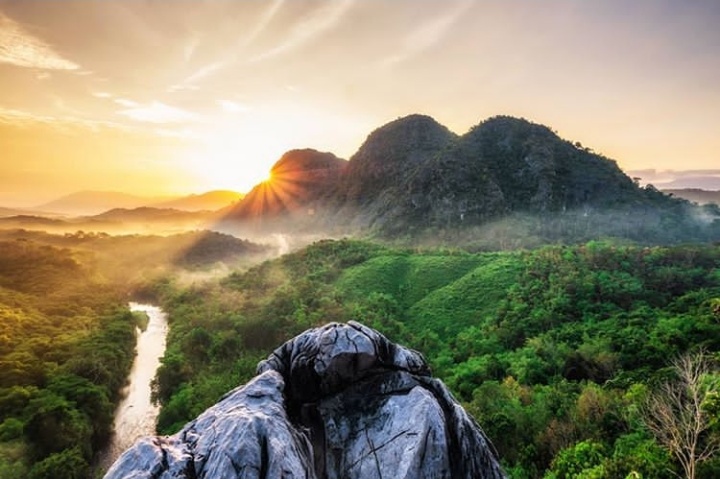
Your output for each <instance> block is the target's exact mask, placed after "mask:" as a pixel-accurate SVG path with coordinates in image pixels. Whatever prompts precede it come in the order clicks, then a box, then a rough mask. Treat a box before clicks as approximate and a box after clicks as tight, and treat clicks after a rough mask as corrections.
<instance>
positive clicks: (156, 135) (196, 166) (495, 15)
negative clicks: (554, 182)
mask: <svg viewBox="0 0 720 479" xmlns="http://www.w3.org/2000/svg"><path fill="white" fill-rule="evenodd" d="M719 20H720V3H718V2H717V1H714V0H694V1H682V0H638V1H634V2H626V1H623V0H607V1H603V2H578V1H573V0H547V1H543V2H538V1H534V0H510V1H507V0H503V1H500V0H497V1H483V2H480V1H472V0H467V1H466V0H454V1H439V0H371V1H362V0H336V1H329V0H326V1H323V0H301V1H290V0H273V1H267V2H259V1H250V0H239V1H229V0H227V1H222V0H216V1H213V0H209V1H199V0H198V1H191V0H188V1H183V2H151V1H147V0H144V1H140V0H122V1H102V2H101V1H74V0H64V1H49V0H44V1H34V2H13V1H5V0H0V151H1V152H2V160H1V161H0V206H20V205H24V206H29V205H36V204H39V203H41V202H43V201H47V200H50V199H52V198H54V197H57V196H59V195H62V194H67V193H70V192H73V191H77V190H116V191H124V192H127V193H134V194H143V195H152V196H158V195H168V194H182V193H193V192H194V193H198V192H202V191H205V190H210V189H233V190H237V191H248V190H249V189H250V188H251V187H252V186H253V185H254V184H255V183H257V182H258V181H261V180H262V179H264V178H265V177H266V176H267V173H268V171H269V169H270V167H271V166H272V164H273V163H274V162H275V161H276V160H277V159H278V158H279V157H280V156H281V154H282V153H283V152H285V151H286V150H288V149H292V148H306V147H309V148H316V149H319V150H325V151H331V152H333V153H335V154H337V155H338V156H341V157H344V158H349V157H350V156H351V155H352V154H353V153H354V152H355V151H356V150H357V148H358V147H359V146H360V145H361V143H362V142H363V140H364V139H365V137H366V136H367V135H368V134H369V133H370V132H371V131H372V130H373V129H374V128H377V127H378V126H380V125H382V124H383V123H386V122H387V121H390V120H393V119H395V118H397V117H399V116H405V115H407V114H411V113H422V114H428V115H430V116H432V117H434V118H435V119H436V120H438V121H439V122H440V123H442V124H444V125H447V126H448V127H449V128H451V129H452V130H453V131H455V132H456V133H464V132H465V131H467V130H468V129H469V128H470V127H472V126H473V125H475V124H477V123H478V122H480V121H482V120H484V119H485V118H487V117H489V116H493V115H498V114H509V115H514V116H520V117H525V118H527V119H529V120H531V121H534V122H538V123H543V124H545V125H548V126H550V127H552V128H554V129H555V130H557V131H558V133H559V134H560V136H562V137H563V138H566V139H569V140H572V141H580V142H582V143H583V144H584V145H586V146H589V147H591V148H593V149H594V150H596V151H598V152H600V153H603V154H605V155H606V156H608V157H610V158H612V159H615V160H617V161H618V164H619V165H620V167H621V168H623V169H624V170H648V169H655V170H658V171H667V170H706V171H710V172H714V173H713V174H717V175H718V176H720V170H718V168H719V167H720V161H719V158H718V156H719V155H718V152H719V151H720V134H718V132H719V131H720V129H719V126H720V88H718V84H717V78H719V77H720V62H718V61H717V52H718V51H720V30H718V29H717V24H718V21H719Z"/></svg>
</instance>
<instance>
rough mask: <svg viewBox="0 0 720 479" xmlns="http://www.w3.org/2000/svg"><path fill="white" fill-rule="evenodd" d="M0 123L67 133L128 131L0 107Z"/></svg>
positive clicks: (111, 125) (114, 125)
mask: <svg viewBox="0 0 720 479" xmlns="http://www.w3.org/2000/svg"><path fill="white" fill-rule="evenodd" d="M0 123H4V124H9V125H13V126H19V127H22V128H28V127H34V126H37V125H39V124H42V125H46V126H49V127H52V128H56V129H58V130H63V131H69V128H78V127H79V128H88V129H91V130H93V131H97V130H98V129H100V128H113V129H120V130H129V128H128V127H127V126H125V125H121V124H119V123H115V122H112V121H105V120H94V119H88V118H83V117H80V116H72V115H63V116H56V115H47V114H42V113H35V112H30V111H26V110H18V109H13V108H5V107H2V106H0Z"/></svg>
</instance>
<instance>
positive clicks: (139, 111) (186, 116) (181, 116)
mask: <svg viewBox="0 0 720 479" xmlns="http://www.w3.org/2000/svg"><path fill="white" fill-rule="evenodd" d="M115 101H116V102H117V103H118V104H120V105H123V106H127V107H128V108H126V109H125V110H120V111H118V113H119V114H120V115H124V116H127V117H128V118H131V119H133V120H135V121H141V122H146V123H184V122H188V121H195V120H197V119H198V118H197V115H195V114H194V113H191V112H189V111H187V110H183V109H181V108H176V107H174V106H170V105H166V104H165V103H161V102H159V101H153V102H151V103H147V104H140V103H137V102H135V101H132V100H126V99H124V98H117V99H116V100H115Z"/></svg>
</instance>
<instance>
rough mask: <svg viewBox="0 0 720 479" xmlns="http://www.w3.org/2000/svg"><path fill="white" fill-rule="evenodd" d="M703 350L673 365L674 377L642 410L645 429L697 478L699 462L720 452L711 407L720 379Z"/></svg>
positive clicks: (719, 442) (719, 387)
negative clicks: (709, 407) (709, 408)
mask: <svg viewBox="0 0 720 479" xmlns="http://www.w3.org/2000/svg"><path fill="white" fill-rule="evenodd" d="M713 367H714V364H713V362H712V361H711V358H710V357H709V356H708V354H707V353H705V352H704V351H700V352H698V353H695V354H686V355H684V356H681V357H679V358H678V359H676V360H674V361H673V362H672V368H673V372H674V373H675V378H674V379H673V380H670V381H667V382H665V383H663V384H662V385H661V386H660V387H659V388H658V389H657V390H656V391H654V392H653V393H651V394H650V396H649V397H648V399H647V401H646V403H645V405H644V407H643V409H642V419H643V422H644V423H645V426H646V427H647V428H648V429H649V430H650V432H651V433H652V434H653V435H654V436H655V438H656V439H657V440H658V442H659V443H660V444H661V445H662V446H663V447H665V448H666V449H668V450H669V451H670V453H671V454H672V455H673V456H675V458H676V459H677V460H678V462H679V463H680V465H681V466H682V468H683V471H684V472H685V477H687V478H688V479H695V475H696V472H697V467H698V465H699V464H700V463H702V462H704V461H707V460H709V459H711V458H712V457H714V456H715V455H716V454H717V453H718V452H719V451H720V434H718V432H717V431H713V430H712V426H713V419H714V418H713V415H712V414H711V413H710V412H709V410H708V406H709V405H710V404H711V403H712V402H713V399H714V398H716V397H717V395H718V394H720V380H719V378H718V377H717V376H716V375H715V376H713V374H712V373H713V372H714V369H713Z"/></svg>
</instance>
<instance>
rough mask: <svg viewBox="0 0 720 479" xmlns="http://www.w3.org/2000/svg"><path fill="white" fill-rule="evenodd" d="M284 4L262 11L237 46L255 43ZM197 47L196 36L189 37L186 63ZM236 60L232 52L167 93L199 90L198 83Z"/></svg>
mask: <svg viewBox="0 0 720 479" xmlns="http://www.w3.org/2000/svg"><path fill="white" fill-rule="evenodd" d="M285 2H286V0H275V1H274V2H273V3H272V4H271V5H270V6H269V7H267V8H266V9H265V10H264V11H263V13H262V15H261V16H260V18H259V19H258V21H257V22H255V28H253V29H252V30H250V32H248V34H247V35H245V36H244V37H243V38H242V39H241V40H240V42H239V43H238V46H239V47H245V46H247V45H250V44H251V43H252V42H253V41H255V39H256V38H258V37H259V36H260V35H262V33H263V32H264V31H265V29H266V28H267V27H268V25H270V22H272V20H273V18H275V16H276V15H277V13H278V12H279V11H280V9H281V7H282V6H283V4H285ZM199 45H200V37H199V36H198V35H197V34H195V35H193V36H191V37H190V39H189V40H188V43H187V44H186V45H185V50H184V58H185V62H186V63H187V62H189V61H190V60H191V59H192V57H193V55H194V53H195V50H197V48H198V46H199ZM237 59H238V54H237V53H236V52H232V53H231V54H230V55H227V56H226V57H225V58H223V59H221V60H217V61H214V62H212V63H208V64H206V65H203V66H202V67H200V68H198V69H197V70H196V71H195V72H194V73H192V74H191V75H189V76H188V77H186V78H185V79H183V80H182V81H181V82H180V83H177V84H175V85H172V86H170V88H168V91H170V92H178V91H187V90H190V91H192V90H199V89H200V87H199V86H198V85H197V83H198V82H200V81H201V80H203V79H205V78H207V77H209V76H212V75H214V74H215V73H217V72H219V71H221V70H224V69H225V68H227V67H229V66H230V65H232V64H234V63H235V62H236V61H237Z"/></svg>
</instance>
